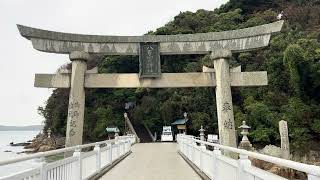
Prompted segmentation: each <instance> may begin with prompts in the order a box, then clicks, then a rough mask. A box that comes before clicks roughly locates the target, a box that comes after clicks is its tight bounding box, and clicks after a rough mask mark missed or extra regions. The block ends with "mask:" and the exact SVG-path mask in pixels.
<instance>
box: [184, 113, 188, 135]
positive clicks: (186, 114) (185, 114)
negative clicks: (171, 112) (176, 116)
mask: <svg viewBox="0 0 320 180" xmlns="http://www.w3.org/2000/svg"><path fill="white" fill-rule="evenodd" d="M187 116H188V113H187V112H184V113H183V117H184V125H185V126H186V130H185V134H187V118H188V117H187Z"/></svg>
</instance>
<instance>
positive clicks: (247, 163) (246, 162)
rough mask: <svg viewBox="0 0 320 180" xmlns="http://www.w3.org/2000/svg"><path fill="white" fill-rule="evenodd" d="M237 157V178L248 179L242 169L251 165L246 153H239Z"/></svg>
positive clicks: (240, 179)
mask: <svg viewBox="0 0 320 180" xmlns="http://www.w3.org/2000/svg"><path fill="white" fill-rule="evenodd" d="M239 157H240V159H239V160H238V163H239V167H238V179H239V180H242V179H248V177H247V176H248V175H247V173H246V172H245V171H244V169H245V168H247V167H250V166H251V161H250V160H249V158H248V155H244V154H240V155H239Z"/></svg>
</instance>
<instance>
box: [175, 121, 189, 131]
mask: <svg viewBox="0 0 320 180" xmlns="http://www.w3.org/2000/svg"><path fill="white" fill-rule="evenodd" d="M188 124H189V119H178V120H176V121H174V122H173V123H171V125H172V126H176V127H177V129H178V133H179V134H186V133H187V128H188Z"/></svg>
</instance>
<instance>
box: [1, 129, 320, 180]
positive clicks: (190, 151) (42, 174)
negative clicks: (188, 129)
mask: <svg viewBox="0 0 320 180" xmlns="http://www.w3.org/2000/svg"><path fill="white" fill-rule="evenodd" d="M90 147H94V148H93V150H92V151H86V152H82V151H81V149H88V148H90ZM210 149H213V150H210ZM70 151H73V152H74V153H73V156H72V157H68V158H64V159H60V160H57V161H54V162H50V163H48V162H46V161H45V157H48V156H52V155H57V154H61V153H67V152H70ZM227 151H228V152H231V153H235V154H237V155H238V157H239V158H236V159H233V158H230V157H228V156H225V155H223V154H225V153H226V152H227ZM249 157H251V158H254V159H260V160H263V161H267V162H270V163H274V164H277V165H280V166H283V167H287V168H291V169H295V170H298V171H301V172H304V173H305V174H306V175H307V177H308V179H309V180H320V167H319V166H314V165H308V164H302V163H298V162H294V161H290V160H286V159H281V158H276V157H271V156H267V155H263V154H259V153H255V152H251V151H246V150H243V149H237V148H233V147H228V146H223V145H219V144H214V143H209V142H206V141H201V140H198V139H197V138H195V137H193V136H188V135H178V136H177V143H147V144H143V143H138V144H135V136H120V137H117V138H116V139H115V140H108V141H102V142H96V143H91V144H86V145H80V146H74V147H68V148H64V149H59V150H53V151H48V152H42V153H36V154H33V155H27V156H24V157H19V158H15V159H11V160H6V161H0V166H6V165H8V164H13V163H20V162H22V161H25V160H30V159H38V161H39V162H40V163H39V166H37V167H30V168H28V169H26V170H23V171H20V172H15V173H13V174H8V175H6V176H5V177H0V180H69V179H72V180H82V179H102V180H105V179H106V180H109V179H112V180H113V179H114V180H126V179H139V180H144V179H146V180H158V179H159V180H166V179H168V180H169V179H170V180H171V179H175V180H180V179H181V180H189V179H190V180H191V179H192V180H196V179H214V180H220V179H223V180H247V179H248V180H283V179H285V178H283V177H280V176H278V175H275V174H272V173H270V172H267V171H264V170H262V169H259V168H257V167H254V166H252V165H251V161H250V159H249Z"/></svg>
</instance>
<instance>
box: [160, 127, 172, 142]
mask: <svg viewBox="0 0 320 180" xmlns="http://www.w3.org/2000/svg"><path fill="white" fill-rule="evenodd" d="M161 141H162V142H164V141H173V135H172V131H171V126H163V129H162V134H161Z"/></svg>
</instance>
